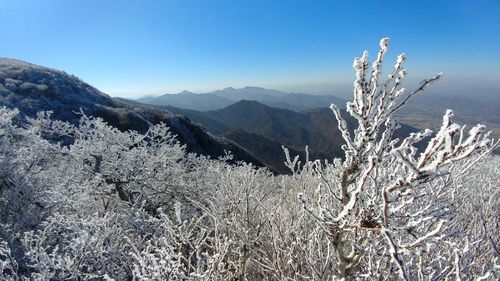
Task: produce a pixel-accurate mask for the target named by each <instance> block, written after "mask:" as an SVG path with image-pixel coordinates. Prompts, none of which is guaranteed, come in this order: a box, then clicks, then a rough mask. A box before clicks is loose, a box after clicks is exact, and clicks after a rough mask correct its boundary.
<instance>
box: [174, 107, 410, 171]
mask: <svg viewBox="0 0 500 281" xmlns="http://www.w3.org/2000/svg"><path fill="white" fill-rule="evenodd" d="M167 108H168V110H170V111H172V112H176V113H179V114H182V115H185V116H187V117H188V118H190V119H191V120H193V121H195V122H197V123H199V124H201V125H202V126H203V127H205V128H206V129H207V130H208V131H210V132H212V133H213V134H216V135H219V136H224V137H225V138H228V139H231V140H233V141H234V142H236V143H238V144H239V145H241V146H242V147H244V148H245V149H247V150H248V151H250V152H251V153H252V154H253V155H255V156H256V157H257V158H258V159H259V160H261V161H262V162H263V163H265V164H266V165H268V166H271V167H273V168H274V169H275V170H277V171H285V172H288V169H287V168H286V167H285V165H284V164H283V160H284V154H283V151H282V149H281V145H285V146H286V147H288V148H289V149H291V153H292V154H294V155H300V156H301V159H304V156H305V155H304V149H305V146H306V145H307V146H309V152H310V156H311V158H312V159H328V160H330V161H331V160H332V159H333V158H336V157H342V155H343V154H342V150H341V145H342V144H344V141H343V139H342V137H341V134H340V132H339V131H338V127H337V120H336V119H335V117H334V115H333V113H332V112H331V110H330V109H329V108H325V107H323V108H316V109H311V110H308V111H304V112H295V111H291V110H286V109H282V108H274V107H270V106H267V105H265V104H262V103H259V102H256V101H247V100H243V101H240V102H237V103H235V104H232V105H230V106H228V107H226V108H223V109H219V110H214V111H207V112H200V111H195V110H186V109H179V108H175V107H167ZM344 116H345V118H347V119H346V121H347V125H348V127H349V128H350V129H351V130H352V129H354V127H355V126H356V121H355V120H354V119H352V118H348V114H347V113H345V114H344ZM416 130H417V129H415V128H414V127H411V126H408V125H404V124H403V125H402V126H401V128H400V129H399V130H398V131H397V132H396V135H397V136H398V137H399V136H406V135H408V134H409V133H410V132H415V131H416Z"/></svg>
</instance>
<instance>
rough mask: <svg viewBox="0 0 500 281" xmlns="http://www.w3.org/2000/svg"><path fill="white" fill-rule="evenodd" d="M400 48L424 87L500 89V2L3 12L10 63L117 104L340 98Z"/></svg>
mask: <svg viewBox="0 0 500 281" xmlns="http://www.w3.org/2000/svg"><path fill="white" fill-rule="evenodd" d="M385 36H388V37H390V38H391V47H390V53H389V55H388V60H387V62H389V64H388V65H387V66H391V67H392V65H393V60H394V59H395V57H396V56H397V55H398V54H399V53H400V52H402V51H404V52H405V53H406V54H407V56H408V59H409V61H408V64H407V67H408V69H409V73H410V75H412V77H413V78H415V79H420V78H425V77H426V76H429V75H432V74H434V73H436V72H439V71H444V72H445V75H448V77H451V78H450V79H452V80H453V79H457V80H463V78H465V77H469V78H468V79H471V80H474V79H476V80H477V79H485V80H487V81H495V80H496V81H498V79H499V77H500V1H498V0H494V1H482V0H474V1H472V0H471V1H451V0H449V1H438V0H433V1H348V0H345V1H333V0H332V1H310V0H304V1H290V0H289V1H271V0H268V1H257V0H253V1H238V0H231V1H210V0H205V1H190V0H179V1H152V0H137V1H126V0H121V1H118V0H116V1H106V0H85V1H83V0H51V1H48V0H32V1H24V0H0V38H1V39H0V56H3V57H11V58H17V59H21V60H26V61H29V62H32V63H36V64H41V65H45V66H49V67H53V68H57V69H62V70H65V71H66V72H68V73H72V74H74V75H76V76H78V77H80V78H82V79H83V80H85V81H86V82H88V83H90V84H92V85H94V86H96V87H97V88H99V89H101V90H103V91H105V92H107V93H109V94H111V95H121V96H132V95H135V96H137V95H141V94H151V93H168V92H177V91H180V90H182V89H188V90H193V91H205V90H214V89H217V88H224V87H228V86H233V87H240V86H245V85H252V86H266V87H274V88H278V89H286V90H301V91H306V92H307V90H308V89H310V91H311V92H314V91H324V92H327V91H329V90H330V88H329V87H332V85H334V84H342V83H344V84H346V85H348V84H350V83H351V81H352V80H353V71H352V68H351V67H352V60H353V57H354V56H359V55H361V52H362V51H363V50H364V49H367V50H368V51H369V52H370V54H371V58H373V57H374V56H375V54H376V51H377V48H378V41H379V39H380V38H382V37H385Z"/></svg>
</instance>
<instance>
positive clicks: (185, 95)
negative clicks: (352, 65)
mask: <svg viewBox="0 0 500 281" xmlns="http://www.w3.org/2000/svg"><path fill="white" fill-rule="evenodd" d="M241 100H254V101H258V102H260V103H262V104H265V105H268V106H271V107H276V108H283V109H289V110H293V111H304V110H308V109H313V108H318V107H325V106H328V105H330V104H331V103H335V104H338V105H340V106H341V107H342V106H344V105H345V100H343V99H341V98H338V97H336V96H333V95H309V94H303V93H285V92H281V91H278V90H271V89H265V88H259V87H244V88H241V89H235V88H231V87H229V88H225V89H223V90H216V91H213V92H208V93H202V94H195V93H193V92H189V91H182V92H180V93H178V94H165V95H161V96H157V97H151V96H148V97H143V98H139V99H137V100H136V101H138V102H141V103H146V104H153V105H170V106H174V107H178V108H184V109H192V110H197V111H210V110H217V109H222V108H224V107H227V106H229V105H231V104H233V103H235V102H238V101H241Z"/></svg>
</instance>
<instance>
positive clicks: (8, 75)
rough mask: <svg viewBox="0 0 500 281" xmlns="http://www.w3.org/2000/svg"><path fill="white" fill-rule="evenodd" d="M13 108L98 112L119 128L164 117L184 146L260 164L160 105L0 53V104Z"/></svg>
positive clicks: (58, 115) (74, 116)
mask: <svg viewBox="0 0 500 281" xmlns="http://www.w3.org/2000/svg"><path fill="white" fill-rule="evenodd" d="M1 106H5V107H7V108H18V109H19V110H20V118H19V119H18V121H19V122H23V121H24V119H25V118H24V117H27V116H28V117H34V116H36V113H37V112H39V111H49V110H50V111H52V112H53V114H52V116H53V118H54V119H59V120H63V121H68V122H70V123H73V124H77V123H78V120H79V119H80V114H79V113H80V112H84V113H85V114H87V115H91V116H95V117H101V118H103V119H104V120H105V121H106V122H108V123H109V124H111V125H113V126H115V127H117V128H118V129H120V130H136V131H139V132H145V131H146V130H147V129H148V128H149V126H150V125H151V124H156V123H159V122H164V123H166V124H167V125H168V126H169V127H170V129H171V130H172V131H173V133H175V134H176V135H177V138H178V140H179V141H180V142H181V143H183V144H186V147H187V150H188V151H190V152H195V153H199V154H203V155H207V156H211V157H218V156H222V155H224V154H225V150H227V151H232V152H233V154H234V156H235V158H236V160H244V161H246V162H251V163H253V164H255V165H258V166H262V163H261V162H260V161H259V160H257V159H256V158H255V157H254V156H253V155H251V154H250V153H249V152H248V151H246V150H245V149H243V148H241V147H240V146H239V145H237V144H235V143H234V142H232V141H230V140H228V139H225V138H223V137H217V136H214V135H212V134H210V133H208V132H207V131H205V129H203V128H202V127H200V126H198V125H196V124H193V123H192V122H191V121H190V120H189V119H188V118H186V117H185V116H182V115H179V114H174V113H171V112H169V111H167V110H165V109H160V108H155V107H152V106H148V105H144V104H139V103H135V102H129V101H126V100H122V99H116V98H112V97H110V96H108V95H106V94H104V93H102V92H101V91H99V90H97V89H96V88H94V87H92V86H90V85H89V84H87V83H85V82H84V81H82V80H80V79H79V78H77V77H75V76H74V75H70V74H67V73H65V72H64V71H59V70H55V69H51V68H47V67H43V66H38V65H34V64H31V63H27V62H23V61H20V60H15V59H9V58H0V107H1Z"/></svg>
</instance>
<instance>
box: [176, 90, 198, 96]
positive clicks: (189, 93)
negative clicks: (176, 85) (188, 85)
mask: <svg viewBox="0 0 500 281" xmlns="http://www.w3.org/2000/svg"><path fill="white" fill-rule="evenodd" d="M195 94H196V93H193V92H190V91H188V90H184V91H182V92H180V93H178V95H195Z"/></svg>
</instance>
